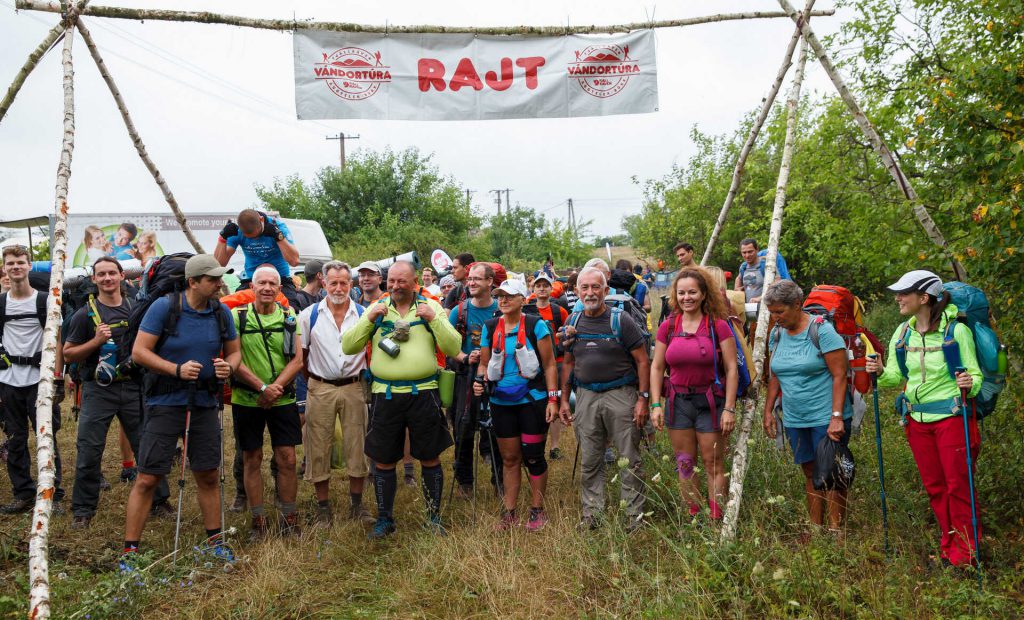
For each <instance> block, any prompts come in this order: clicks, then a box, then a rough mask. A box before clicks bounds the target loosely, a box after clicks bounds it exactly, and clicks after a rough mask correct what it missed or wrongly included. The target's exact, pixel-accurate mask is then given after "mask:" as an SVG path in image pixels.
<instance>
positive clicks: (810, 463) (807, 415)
mask: <svg viewBox="0 0 1024 620" xmlns="http://www.w3.org/2000/svg"><path fill="white" fill-rule="evenodd" d="M803 299H804V293H803V291H802V290H800V287H799V286H797V284H796V282H793V281H792V280H779V281H777V282H775V283H774V284H772V285H771V286H770V287H768V290H767V291H765V293H764V296H763V297H762V302H763V303H764V304H765V305H767V306H768V311H769V312H770V313H771V316H772V319H774V320H775V323H776V325H777V327H776V328H775V329H774V330H772V337H771V339H770V341H769V343H768V350H769V351H770V352H771V379H770V381H769V384H768V397H767V398H766V399H765V407H764V430H765V433H767V434H768V436H769V437H771V438H772V439H774V438H775V434H776V427H775V417H774V416H773V415H772V408H773V407H774V406H775V401H776V399H777V398H779V396H780V395H781V396H782V411H783V424H784V425H785V428H786V437H787V438H788V439H789V445H790V448H791V449H792V450H793V462H794V463H796V464H797V465H799V466H800V469H801V470H803V474H804V478H805V483H804V487H805V489H806V492H807V509H808V512H809V513H810V517H811V523H813V524H814V525H819V526H820V525H824V523H825V502H826V500H827V501H828V526H829V529H830V530H832V531H833V532H834V533H836V534H837V535H841V533H842V529H841V528H842V526H843V522H844V520H845V519H846V504H847V493H848V490H847V489H835V490H832V491H826V492H824V493H823V492H821V491H816V490H815V489H814V483H813V481H812V478H813V475H814V453H815V448H816V447H817V446H818V442H820V441H821V440H822V438H824V437H825V436H826V435H827V436H828V437H829V438H830V439H832V440H833V441H838V442H840V443H842V444H843V445H846V444H847V442H849V439H850V421H851V420H852V418H853V407H852V405H851V403H850V400H851V399H850V397H849V392H848V390H847V381H846V345H845V343H844V342H843V339H842V337H841V336H839V334H838V333H836V330H835V328H834V327H832V324H831V323H829V322H827V321H823V320H821V319H818V318H813V317H811V316H810V315H808V314H806V313H805V312H804V311H803V307H802V304H803ZM812 321H818V323H817V324H816V325H811V322H812ZM812 330H816V331H817V335H818V342H817V343H815V342H814V341H813V338H812V337H811V331H812Z"/></svg>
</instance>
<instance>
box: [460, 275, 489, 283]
mask: <svg viewBox="0 0 1024 620" xmlns="http://www.w3.org/2000/svg"><path fill="white" fill-rule="evenodd" d="M466 280H467V281H469V282H483V281H484V280H490V278H475V277H472V276H470V277H468V278H466Z"/></svg>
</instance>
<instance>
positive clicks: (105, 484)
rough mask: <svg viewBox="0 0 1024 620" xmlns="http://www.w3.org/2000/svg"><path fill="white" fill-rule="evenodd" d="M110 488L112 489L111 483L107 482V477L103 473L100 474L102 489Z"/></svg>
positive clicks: (107, 489)
mask: <svg viewBox="0 0 1024 620" xmlns="http://www.w3.org/2000/svg"><path fill="white" fill-rule="evenodd" d="M109 490H110V483H109V482H107V477H106V476H104V475H103V474H100V491H109Z"/></svg>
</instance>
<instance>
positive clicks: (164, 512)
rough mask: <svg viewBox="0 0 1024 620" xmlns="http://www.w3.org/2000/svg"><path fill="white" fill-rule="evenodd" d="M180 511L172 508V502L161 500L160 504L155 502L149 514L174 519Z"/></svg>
mask: <svg viewBox="0 0 1024 620" xmlns="http://www.w3.org/2000/svg"><path fill="white" fill-rule="evenodd" d="M177 515H178V513H177V511H175V510H174V508H171V503H170V502H160V503H159V504H153V507H152V508H150V509H149V516H151V517H160V518H162V519H174V518H175V517H177Z"/></svg>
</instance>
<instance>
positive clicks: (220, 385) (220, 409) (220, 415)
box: [217, 380, 276, 543]
mask: <svg viewBox="0 0 1024 620" xmlns="http://www.w3.org/2000/svg"><path fill="white" fill-rule="evenodd" d="M224 383H225V382H224V380H218V381H217V424H218V426H220V430H219V432H220V530H221V533H220V540H221V542H222V543H223V542H224V532H225V531H226V530H227V524H226V523H225V522H224ZM275 482H276V481H275ZM275 486H276V484H275Z"/></svg>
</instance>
